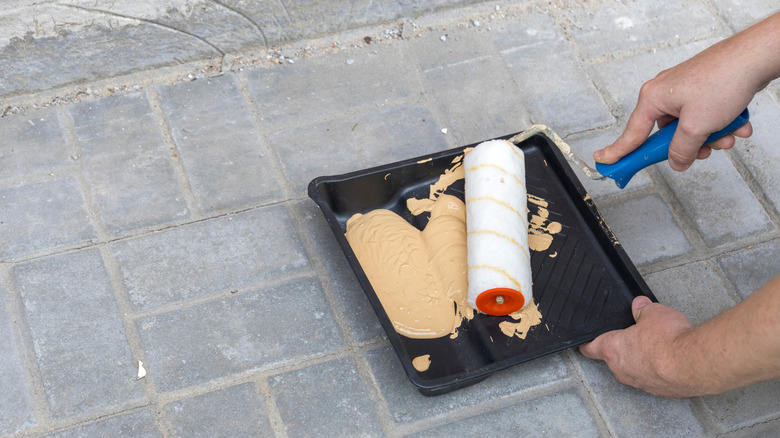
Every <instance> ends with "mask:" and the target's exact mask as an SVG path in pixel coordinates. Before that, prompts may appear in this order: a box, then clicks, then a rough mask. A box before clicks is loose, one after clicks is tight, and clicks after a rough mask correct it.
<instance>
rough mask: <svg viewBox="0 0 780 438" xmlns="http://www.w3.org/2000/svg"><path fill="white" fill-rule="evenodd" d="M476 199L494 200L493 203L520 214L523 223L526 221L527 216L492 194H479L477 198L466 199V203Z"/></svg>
mask: <svg viewBox="0 0 780 438" xmlns="http://www.w3.org/2000/svg"><path fill="white" fill-rule="evenodd" d="M476 201H493V202H495V203H497V204H499V205H503V206H504V207H506V208H508V209H510V210H512V211H513V212H515V214H516V215H518V216H520V218H521V219H523V223H525V222H526V221H527V218H526V217H525V216H524V215H523V214H520V212H519V211H517V210H515V208H514V207H512V206H511V205H509V204H507V203H506V202H504V201H499V200H498V199H496V198H494V197H492V196H480V197H478V198H471V199H466V204H468V203H469V202H476Z"/></svg>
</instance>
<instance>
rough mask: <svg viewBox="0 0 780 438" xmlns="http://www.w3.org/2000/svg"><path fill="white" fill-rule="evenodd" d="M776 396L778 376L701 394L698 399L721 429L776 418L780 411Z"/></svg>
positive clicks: (778, 383) (735, 428) (778, 391)
mask: <svg viewBox="0 0 780 438" xmlns="http://www.w3.org/2000/svg"><path fill="white" fill-rule="evenodd" d="M779 397H780V379H776V380H770V381H768V382H763V383H758V384H755V385H751V386H748V387H745V388H741V389H735V390H733V391H730V392H727V393H725V394H720V395H712V396H706V397H702V401H703V402H704V405H705V406H706V408H707V409H708V410H709V412H710V415H712V417H713V419H714V421H715V423H716V424H717V425H718V426H719V427H720V428H721V429H723V430H737V429H740V428H743V427H747V426H750V425H752V424H756V423H761V422H765V421H769V420H772V419H776V418H777V417H778V415H780V405H778V403H777V400H778V398H779ZM775 432H777V431H775Z"/></svg>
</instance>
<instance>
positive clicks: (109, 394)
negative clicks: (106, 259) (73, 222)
mask: <svg viewBox="0 0 780 438" xmlns="http://www.w3.org/2000/svg"><path fill="white" fill-rule="evenodd" d="M14 273H15V275H16V278H17V282H18V285H19V293H20V295H21V299H22V304H23V306H24V313H25V317H26V318H27V322H28V324H29V326H30V332H31V336H32V339H33V343H34V347H35V355H36V356H37V359H38V367H39V368H40V372H41V377H42V379H43V387H44V390H45V392H46V399H47V400H48V403H49V409H50V411H51V414H52V416H53V417H54V418H57V419H61V418H66V417H68V416H72V415H76V414H79V413H82V412H85V411H89V410H91V409H97V408H102V407H106V406H111V405H115V404H119V403H122V402H126V401H129V400H133V399H137V398H140V397H143V396H144V393H143V390H142V388H141V384H140V383H139V382H138V381H137V379H136V373H137V370H136V368H135V362H134V359H133V357H132V353H131V351H130V346H129V344H128V342H127V337H126V335H125V330H124V326H123V324H122V320H121V318H120V313H119V309H118V308H117V305H116V302H115V301H114V296H113V294H112V292H111V284H110V282H109V279H108V275H107V274H106V271H105V268H104V267H103V261H102V259H101V257H100V253H99V252H98V251H97V250H94V249H92V250H83V251H78V252H74V253H69V254H63V255H58V256H54V257H51V258H46V259H40V260H36V261H33V262H28V263H24V264H21V265H18V266H16V267H15V268H14Z"/></svg>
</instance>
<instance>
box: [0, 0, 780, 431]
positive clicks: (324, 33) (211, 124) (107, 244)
mask: <svg viewBox="0 0 780 438" xmlns="http://www.w3.org/2000/svg"><path fill="white" fill-rule="evenodd" d="M101 3H102V2H94V1H93V2H88V3H87V2H77V1H73V2H64V3H58V4H54V3H53V2H47V1H40V2H34V1H31V0H30V1H18V2H16V3H15V4H14V6H15V8H14V9H12V10H11V9H8V10H6V11H4V12H3V13H2V14H3V15H0V17H3V18H5V19H6V20H11V21H13V22H14V23H16V24H18V26H17V27H13V28H10V27H7V28H5V32H6V33H5V34H4V35H1V36H2V37H3V38H5V39H4V40H2V41H0V46H1V47H2V49H1V50H0V54H1V55H0V56H2V59H3V62H2V66H0V108H2V114H3V117H2V118H0V138H2V142H0V203H1V204H0V205H2V208H0V298H1V299H0V377H2V378H1V379H0V381H2V391H0V435H8V436H22V437H43V436H57V437H60V436H61V437H71V436H150V437H151V436H164V437H176V436H185V437H189V436H277V437H285V436H289V437H298V436H426V437H427V436H474V435H476V434H478V433H479V434H487V435H491V436H492V435H499V434H509V433H513V434H518V433H520V434H526V435H530V436H541V435H543V434H545V435H550V436H578V437H581V436H614V437H634V436H637V437H644V436H664V437H666V436H683V437H693V436H708V437H714V436H729V437H744V436H774V435H776V434H777V431H778V430H780V404H778V402H777V399H778V396H780V381H771V382H767V383H763V384H759V385H754V386H750V387H748V388H744V389H740V390H736V391H732V392H730V393H727V394H723V395H719V396H711V397H696V398H692V399H684V400H667V399H662V398H657V397H653V396H650V395H647V394H645V393H642V392H640V391H637V390H634V389H632V388H629V387H626V386H624V385H621V384H620V383H618V382H616V381H615V379H614V378H613V377H612V375H611V374H610V373H609V370H608V369H607V368H606V366H604V364H603V363H599V362H593V361H590V360H588V359H585V358H584V357H582V356H581V355H580V354H579V353H578V352H577V351H576V350H570V351H565V352H562V353H559V354H554V355H550V356H547V357H544V358H542V359H538V360H535V361H532V362H529V363H526V364H523V365H520V366H517V367H514V368H511V369H509V370H506V371H503V372H499V373H497V374H496V375H494V376H492V377H491V378H489V379H487V380H485V381H484V382H481V383H479V384H477V385H474V386H471V387H469V388H466V389H463V390H459V391H456V392H453V393H450V394H446V395H443V396H439V397H434V398H426V397H423V396H421V395H420V394H419V393H418V392H417V391H416V390H415V389H414V387H413V386H412V385H411V384H410V383H409V382H408V380H407V378H406V376H405V374H404V372H403V370H402V368H401V366H400V363H399V361H398V359H397V357H396V356H395V354H394V352H393V351H392V349H391V348H390V346H389V343H388V341H387V340H386V338H385V337H384V334H383V332H382V329H381V327H380V325H379V322H378V320H377V318H376V316H375V314H374V313H373V310H372V309H371V308H370V306H369V303H368V301H367V299H366V298H365V296H364V294H363V292H362V290H361V289H360V286H359V285H358V283H357V281H356V279H355V277H354V274H353V273H352V271H351V270H350V269H349V266H348V265H347V263H346V261H345V259H344V256H343V254H342V252H341V251H340V249H339V248H338V246H337V244H336V242H335V240H334V239H333V237H332V234H331V232H330V230H329V229H328V228H327V225H326V223H325V221H324V219H323V218H322V215H321V214H320V212H319V211H318V209H317V207H316V206H315V205H314V204H313V203H312V202H311V201H309V200H308V199H307V197H306V193H305V188H306V184H307V183H308V182H309V181H310V180H311V179H312V178H314V177H316V176H320V175H329V174H337V173H342V172H347V171H352V170H359V169H363V168H366V167H369V166H374V165H380V164H385V163H389V162H393V161H397V160H401V159H406V158H411V157H415V156H419V155H424V154H427V153H431V152H435V151H440V150H444V149H448V148H452V147H456V146H460V145H464V144H468V143H472V142H476V141H480V140H486V139H489V138H493V137H497V136H501V135H505V134H509V133H513V132H517V131H520V130H522V129H524V128H526V127H528V126H529V125H530V124H532V123H545V124H547V125H549V126H551V127H552V128H553V129H554V130H555V131H556V132H558V133H559V134H561V135H562V136H564V137H565V139H566V141H567V142H569V143H570V144H571V145H573V146H574V147H575V149H576V152H577V153H578V154H579V155H580V156H583V157H589V156H590V154H591V153H592V151H593V150H595V149H596V148H597V147H600V146H603V145H605V144H607V143H608V142H611V141H612V140H613V139H614V138H615V137H616V136H617V135H618V134H619V133H620V129H621V128H622V127H623V126H625V121H626V118H627V115H628V114H630V111H631V109H632V108H633V106H634V104H635V99H636V93H637V91H638V89H639V86H640V85H641V84H642V83H643V82H644V81H646V80H648V79H650V78H652V77H653V76H654V75H655V74H656V73H657V72H658V71H660V70H662V69H664V68H667V67H670V66H672V65H674V64H676V63H678V62H680V61H682V60H684V59H687V58H688V57H690V56H692V55H693V54H695V53H697V52H698V51H700V50H702V49H704V48H706V47H707V46H709V45H711V44H712V43H714V42H716V41H718V40H720V39H722V38H725V37H727V36H729V35H731V34H732V33H734V32H735V31H738V30H739V29H741V28H744V27H746V26H747V25H749V24H750V23H752V22H754V21H756V20H757V19H759V18H761V17H763V16H766V15H768V14H770V13H771V12H772V11H773V9H774V8H776V6H774V5H773V4H772V3H773V2H770V1H757V2H753V4H752V5H751V6H750V8H749V9H748V8H747V7H745V6H744V5H743V2H740V1H738V0H687V1H682V2H678V3H674V4H670V3H666V4H664V5H663V6H661V5H660V4H659V2H653V1H650V0H637V1H632V2H625V3H620V2H607V1H595V2H575V1H562V2H548V1H526V2H521V1H515V2H510V1H499V2H487V3H485V2H475V1H420V2H414V4H413V5H410V4H407V2H393V3H392V4H391V3H388V2H383V6H377V5H373V3H372V2H368V1H365V2H361V1H352V2H347V1H343V2H336V3H333V2H304V3H301V4H299V5H291V4H290V3H289V2H284V1H279V2H260V3H257V4H249V2H241V1H236V2H226V1H223V2H216V1H211V2H197V1H183V0H182V1H180V2H178V1H174V0H171V1H170V2H169V3H160V4H157V6H150V5H146V3H143V2H139V3H136V4H134V5H135V6H130V5H129V4H128V5H121V4H120V5H116V4H114V3H106V4H101ZM150 4H151V3H150ZM144 8H146V9H144ZM262 8H265V9H262ZM31 11H32V12H31ZM96 11H104V12H96ZM105 11H109V12H111V14H107V13H105ZM263 11H265V12H263ZM358 11H359V12H360V13H357V12H358ZM263 13H266V14H267V15H263ZM47 14H48V16H51V17H54V18H52V20H51V21H48V22H46V23H48V24H43V23H44V21H45V20H43V19H41V18H40V17H43V16H47ZM63 14H65V15H63ZM63 16H64V17H66V18H65V19H64V21H58V20H59V17H63ZM9 17H10V18H9ZM14 17H15V18H14ZM85 17H86V18H85ZM263 17H265V18H263ZM269 17H271V18H269ZM33 18H35V19H33ZM12 19H13V20H12ZM14 20H21V21H14ZM90 20H91V21H90ZM112 20H113V21H112ZM28 22H32V23H33V27H32V28H30V27H25V23H28ZM36 22H37V23H39V25H38V29H39V30H37V31H36V30H35V29H36V28H35V26H34V24H35V23H36ZM52 22H56V23H60V24H59V27H57V25H55V24H52ZM65 23H66V24H65ZM69 26H70V27H69ZM30 29H33V30H30ZM36 32H39V33H36ZM778 99H780V87H779V86H778V84H777V83H773V84H772V85H770V87H769V88H768V89H767V90H765V91H763V92H761V93H760V94H759V95H758V96H757V97H756V99H754V101H753V102H752V103H751V105H750V109H751V117H752V118H751V120H752V121H753V126H754V128H755V134H754V135H753V137H751V138H750V139H748V140H744V141H739V142H738V145H737V146H736V147H735V148H734V149H733V150H731V151H728V152H718V153H715V154H713V157H711V158H710V159H708V160H706V161H704V162H699V163H697V164H696V165H694V166H693V168H692V169H690V170H689V171H688V172H686V173H682V174H680V173H675V172H672V171H670V170H669V169H668V168H667V166H666V165H659V166H655V167H653V168H650V169H648V170H646V171H643V172H642V173H641V174H640V175H639V176H638V177H637V178H636V179H634V180H632V182H631V184H630V185H629V187H628V188H627V189H625V190H622V191H621V190H619V189H617V188H616V187H615V186H614V184H612V183H610V182H592V181H585V182H584V184H585V186H586V188H587V189H588V190H589V192H590V194H591V196H592V197H593V198H594V200H595V202H596V204H597V205H598V206H599V209H600V210H601V212H602V213H603V215H604V216H605V218H606V220H607V223H608V224H609V225H610V226H611V227H612V229H613V230H614V232H615V234H616V235H617V237H618V239H619V240H620V242H621V243H622V244H623V246H624V247H625V249H626V250H627V252H628V253H629V255H630V256H631V258H632V260H633V261H634V262H635V264H636V265H637V266H638V267H639V269H640V272H641V273H642V274H643V276H644V278H645V279H646V281H647V282H648V284H649V285H650V287H651V289H652V290H653V292H654V293H655V294H656V295H657V297H658V298H659V300H660V301H661V302H662V303H665V304H668V305H671V306H673V307H675V308H677V309H679V310H681V311H682V312H684V313H685V314H686V315H688V316H689V317H690V318H691V319H692V320H693V321H694V322H695V323H700V322H703V321H706V320H707V319H708V318H711V317H712V316H714V315H716V314H718V313H720V312H722V311H723V310H725V309H727V308H728V307H730V306H732V305H734V304H736V303H737V302H739V301H740V300H742V299H744V298H745V297H747V296H748V295H750V293H751V292H753V291H754V290H756V289H757V288H758V287H760V286H761V285H762V284H763V283H765V282H766V281H768V280H769V279H771V278H772V277H774V275H775V274H777V273H778V272H780V262H778V261H777V257H776V256H775V255H776V254H777V253H778V251H779V250H780V232H778V226H780V213H779V212H778V210H779V207H780V184H778V180H777V175H780V165H779V164H778V163H779V162H780V160H779V158H780V148H778V146H779V145H778V140H777V139H778V137H779V136H780V125H778V124H777V123H776V122H777V120H780V106H779V105H778ZM445 128H446V133H444V132H443V131H442V130H443V129H445ZM291 297H294V298H291ZM139 361H141V362H143V366H144V368H145V370H146V371H147V374H146V376H145V377H143V378H140V379H139V378H138V374H137V373H138V363H139Z"/></svg>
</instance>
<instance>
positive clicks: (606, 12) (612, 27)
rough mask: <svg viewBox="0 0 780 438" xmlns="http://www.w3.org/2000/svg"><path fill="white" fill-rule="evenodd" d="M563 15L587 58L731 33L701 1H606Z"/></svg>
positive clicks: (574, 9) (570, 8)
mask: <svg viewBox="0 0 780 438" xmlns="http://www.w3.org/2000/svg"><path fill="white" fill-rule="evenodd" d="M564 16H565V17H566V18H567V25H568V26H569V28H570V32H571V35H572V39H573V40H574V42H575V43H576V44H577V46H579V48H580V50H581V51H582V52H583V54H584V55H585V56H586V57H588V58H596V57H599V56H603V55H604V54H612V53H617V52H622V51H628V50H637V49H646V48H659V47H664V46H666V45H668V44H673V45H674V44H679V42H680V41H690V40H693V39H697V40H700V39H705V38H711V37H715V36H717V37H725V36H728V35H730V34H731V32H730V30H729V29H727V28H726V27H725V26H723V24H722V22H721V21H720V20H718V17H717V16H715V15H713V14H712V13H711V12H710V8H709V7H708V6H707V5H706V4H704V3H702V2H675V3H659V2H656V1H653V0H637V1H633V2H630V3H619V2H603V3H597V4H586V5H585V7H582V6H581V7H576V6H574V7H569V8H566V9H565V13H564Z"/></svg>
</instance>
